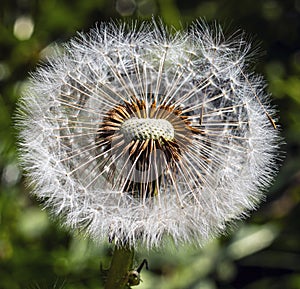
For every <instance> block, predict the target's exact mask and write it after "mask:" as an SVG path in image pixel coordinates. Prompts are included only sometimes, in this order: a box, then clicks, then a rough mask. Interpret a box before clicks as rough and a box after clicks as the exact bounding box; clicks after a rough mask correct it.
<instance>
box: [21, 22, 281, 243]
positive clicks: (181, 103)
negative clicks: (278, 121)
mask: <svg viewBox="0 0 300 289" xmlns="http://www.w3.org/2000/svg"><path fill="white" fill-rule="evenodd" d="M248 51H249V45H248V44H247V43H245V41H244V40H243V39H242V38H239V37H232V38H230V40H228V41H226V40H225V39H224V36H223V34H222V30H221V28H219V27H216V26H215V27H214V28H213V29H212V30H211V29H210V28H209V26H207V25H206V24H203V23H199V22H197V23H195V24H194V25H193V26H192V27H190V28H189V29H188V30H186V31H172V32H169V31H168V30H167V29H166V28H165V27H164V26H163V25H161V24H158V23H156V22H154V21H153V22H151V23H142V24H139V25H137V24H131V25H128V24H116V23H101V24H100V25H99V26H98V27H97V28H96V29H93V30H91V31H90V33H88V34H80V35H79V36H78V37H77V38H74V39H73V40H71V41H70V42H69V43H67V44H66V45H65V46H64V52H63V53H62V54H61V53H57V55H56V56H55V57H53V58H51V60H49V63H47V64H45V65H43V66H40V67H39V68H38V69H37V71H36V72H35V73H34V74H33V75H32V77H31V80H30V83H29V85H28V87H27V90H26V92H25V93H24V94H23V96H22V99H21V101H20V106H19V112H18V119H19V121H18V126H19V127H20V156H21V161H22V165H23V168H24V170H25V171H26V172H27V174H28V177H29V179H30V180H31V184H32V185H33V187H34V190H33V193H34V194H35V195H36V196H37V197H38V198H39V199H40V200H41V201H42V202H43V204H44V205H45V206H46V207H48V208H50V210H51V212H53V213H54V214H55V215H56V216H59V217H61V219H62V221H63V223H64V224H65V225H67V226H68V227H69V228H71V229H75V230H83V231H84V232H85V233H86V234H88V235H90V236H91V237H92V238H94V239H95V240H96V241H102V240H108V239H110V240H115V241H116V242H117V243H118V244H125V243H129V244H131V245H133V246H135V245H137V244H143V245H145V246H147V247H148V248H151V247H153V246H159V245H160V244H161V241H162V237H163V236H164V235H170V236H171V237H172V238H173V239H174V241H175V242H176V243H180V242H196V243H198V244H200V245H201V244H203V242H205V241H206V240H207V239H208V238H211V237H213V236H216V235H218V234H220V233H222V232H224V231H225V229H226V227H227V226H228V224H232V223H233V222H234V221H235V220H237V219H240V218H242V217H244V216H245V215H246V214H247V213H248V212H249V211H250V210H253V209H255V208H256V206H257V204H258V202H259V201H260V200H261V199H262V197H263V191H264V189H265V188H266V186H268V185H269V184H270V181H271V180H272V178H273V176H274V173H275V172H276V158H277V155H278V154H277V151H278V131H277V130H276V129H275V128H274V127H273V125H272V122H271V121H270V118H271V117H272V115H273V114H274V111H273V109H272V107H271V106H270V105H269V100H268V96H267V95H266V94H265V91H264V83H263V81H262V79H261V78H260V77H257V76H255V75H253V74H250V73H249V72H248V68H247V63H245V61H246V60H247V55H248ZM137 106H139V107H138V108H136V107H137ZM151 107H152V108H151ZM151 109H152V110H153V111H154V112H153V113H151ZM118 110H119V111H126V113H128V115H126V116H124V119H123V120H118V121H119V122H118V121H117V119H115V118H117V117H116V116H115V114H114V115H113V116H112V117H111V119H112V120H113V121H112V120H111V119H110V120H109V118H108V115H109V114H113V112H115V111H118ZM164 111H166V113H164ZM114 117H115V118H114ZM138 118H145V119H146V120H143V121H139V124H141V123H142V124H143V123H145V131H143V126H141V127H142V128H139V131H138V132H135V131H133V132H132V127H133V128H134V120H135V119H138ZM147 119H148V120H149V119H157V120H155V121H153V120H149V121H147ZM126 120H127V127H129V124H130V129H131V134H130V135H126V133H124V131H125V132H126V131H127V129H128V128H127V127H126V126H125V125H123V123H124V121H126ZM160 120H161V121H160ZM111 122H114V124H111ZM156 124H157V127H152V129H151V127H150V128H149V126H156ZM170 125H171V126H173V129H174V130H172V129H171V130H170V129H169V127H170ZM147 126H148V130H147V132H146V127H147ZM124 127H125V129H124ZM167 129H169V130H167ZM141 130H142V131H141ZM149 131H150V132H149ZM160 131H162V132H160ZM153 132H155V133H156V136H155V140H154V138H153V137H152V135H153ZM135 134H136V135H139V136H141V137H140V139H139V140H136V139H135V140H132V139H130V136H131V138H132V137H133V136H134V135H135ZM174 134H175V135H174ZM165 135H171V136H170V137H166V138H164V136H165ZM173 135H174V139H172V140H171V138H172V137H173ZM131 141H133V143H132V145H131V146H130V142H131ZM150 144H152V147H150ZM134 145H136V147H134ZM147 145H148V146H147ZM145 147H146V149H145ZM143 149H144V152H143ZM147 150H149V151H147ZM140 153H142V154H140ZM142 157H143V158H144V159H141V158H142ZM138 164H139V165H140V166H138ZM143 165H144V167H143V169H141V170H140V171H139V168H141V167H142V166H143ZM145 167H146V168H145Z"/></svg>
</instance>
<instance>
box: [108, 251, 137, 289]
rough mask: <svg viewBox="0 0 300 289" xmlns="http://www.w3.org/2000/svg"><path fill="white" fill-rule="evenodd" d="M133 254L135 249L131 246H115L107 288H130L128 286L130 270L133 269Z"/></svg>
mask: <svg viewBox="0 0 300 289" xmlns="http://www.w3.org/2000/svg"><path fill="white" fill-rule="evenodd" d="M133 255H134V251H133V249H132V248H130V247H129V246H124V247H119V246H115V249H114V253H113V257H112V261H111V265H110V268H109V271H108V275H107V280H106V283H105V287H104V288H105V289H125V288H129V287H128V286H127V283H128V272H129V271H130V270H132V264H133Z"/></svg>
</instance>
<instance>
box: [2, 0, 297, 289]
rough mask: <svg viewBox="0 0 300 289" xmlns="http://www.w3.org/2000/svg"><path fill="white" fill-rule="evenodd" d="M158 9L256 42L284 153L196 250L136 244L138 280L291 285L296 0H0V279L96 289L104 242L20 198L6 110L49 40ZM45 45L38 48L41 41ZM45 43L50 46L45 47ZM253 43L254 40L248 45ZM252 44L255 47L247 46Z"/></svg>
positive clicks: (174, 19) (5, 287) (181, 287)
mask: <svg viewBox="0 0 300 289" xmlns="http://www.w3.org/2000/svg"><path fill="white" fill-rule="evenodd" d="M151 15H158V16H160V17H161V18H162V19H163V21H164V22H166V23H167V24H169V25H173V26H175V27H177V28H178V27H181V26H185V25H186V24H188V23H190V22H191V21H192V20H194V19H196V18H199V17H202V18H205V19H206V20H207V21H212V20H215V19H216V20H218V21H219V22H220V23H221V24H222V25H223V26H224V27H225V28H226V29H225V30H227V31H228V32H229V33H230V32H231V33H232V32H234V31H235V30H236V29H237V28H241V29H242V30H245V31H247V33H248V35H250V36H251V37H250V38H252V39H255V40H256V42H257V41H260V44H259V45H258V46H257V47H259V48H260V49H259V50H260V51H265V52H266V53H265V54H263V53H261V52H259V53H257V54H258V55H259V59H258V62H257V63H253V64H254V65H255V68H256V71H257V72H259V73H261V74H263V75H264V76H265V77H266V79H267V82H268V83H269V88H268V89H269V91H270V92H271V93H272V94H273V98H274V103H275V104H276V105H277V106H278V109H279V110H280V123H279V124H280V127H281V128H280V129H281V130H282V135H283V136H284V138H285V141H286V145H284V146H283V148H282V150H283V151H285V158H284V161H283V162H282V167H281V170H280V174H279V175H278V177H277V179H276V182H275V183H274V185H273V186H272V188H271V189H270V191H269V192H268V194H267V199H266V202H265V203H263V204H262V206H261V208H260V209H259V210H258V211H257V212H255V213H254V214H253V215H252V217H251V218H250V219H248V220H246V221H244V222H241V223H240V224H238V226H237V227H236V228H234V229H232V231H231V232H230V234H228V236H227V237H222V238H220V239H218V240H214V241H212V242H211V243H209V244H208V245H207V246H205V247H204V248H202V249H199V248H198V249H197V248H193V247H190V246H186V247H183V248H180V249H178V248H174V247H173V245H172V244H171V243H170V244H169V245H167V246H165V248H164V249H163V250H161V251H157V252H144V251H139V252H138V254H137V260H142V259H143V258H147V259H148V262H149V266H150V270H149V271H143V272H142V279H143V281H144V282H143V283H142V284H141V285H140V287H139V288H141V289H143V288H144V289H146V288H148V289H150V288H158V289H159V288H163V289H216V288H226V289H231V288H237V289H254V288H255V289H265V288H272V289H276V288H278V289H279V288H280V289H282V288H285V289H297V288H300V273H299V272H300V246H299V245H300V233H299V232H300V222H299V219H300V210H299V202H300V153H299V152H300V36H299V35H300V1H299V0H286V1H279V0H277V1H276V0H266V1H255V0H243V1H239V0H227V1H217V0H214V1H213V0H206V1H195V0H185V1H180V0H178V1H175V0H117V1H110V0H84V1H80V0H72V1H70V0H64V1H58V0H43V1H38V0H2V1H1V3H0V182H1V187H0V288H1V289H21V288H22V289H23V288H28V289H30V288H41V289H42V288H57V289H58V288H68V289H72V288H74V289H75V288H76V289H86V288H90V289H91V288H101V282H100V279H101V270H100V262H102V265H103V267H104V268H107V267H108V265H109V258H110V255H111V248H110V246H109V245H108V244H105V245H101V246H96V245H95V244H93V243H92V242H90V241H89V240H85V239H83V238H81V237H80V236H74V235H71V234H69V233H68V232H67V231H65V230H63V229H61V228H60V226H59V225H58V224H57V223H56V222H55V221H53V220H49V217H48V215H47V213H46V212H45V211H43V210H41V209H40V207H39V206H38V204H37V202H36V201H35V199H34V198H32V197H30V194H29V189H28V188H27V187H26V179H25V178H24V177H23V176H22V174H21V172H20V170H19V168H18V164H17V163H18V160H17V153H16V145H15V143H16V133H15V130H14V128H13V116H14V111H15V109H16V102H17V100H18V97H19V96H20V93H21V89H22V85H23V84H24V81H26V78H27V77H28V75H29V72H30V71H32V70H33V69H34V67H35V66H36V65H37V62H38V61H39V60H40V59H41V58H43V55H45V54H46V53H48V52H49V51H51V49H50V48H51V43H52V42H53V41H55V42H59V43H60V42H63V41H65V40H67V39H69V38H70V37H72V36H74V35H75V34H76V31H77V30H80V31H82V30H83V31H86V30H88V28H89V27H92V26H94V25H95V23H96V22H99V21H103V20H108V19H111V18H112V19H116V18H117V19H119V18H125V19H128V18H129V19H131V18H142V19H144V18H151ZM47 49H48V50H47ZM49 49H50V50H49ZM255 49H256V48H255V47H254V50H255ZM256 50H257V49H256Z"/></svg>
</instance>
